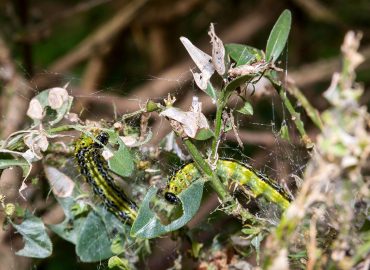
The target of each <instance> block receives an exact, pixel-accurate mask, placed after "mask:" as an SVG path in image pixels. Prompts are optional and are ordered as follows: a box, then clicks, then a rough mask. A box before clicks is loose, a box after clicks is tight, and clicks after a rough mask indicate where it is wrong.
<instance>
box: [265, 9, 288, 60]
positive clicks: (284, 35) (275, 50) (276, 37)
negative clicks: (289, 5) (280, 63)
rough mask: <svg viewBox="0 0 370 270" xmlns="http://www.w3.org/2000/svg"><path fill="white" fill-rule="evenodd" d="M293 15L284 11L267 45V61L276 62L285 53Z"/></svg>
mask: <svg viewBox="0 0 370 270" xmlns="http://www.w3.org/2000/svg"><path fill="white" fill-rule="evenodd" d="M291 23H292V14H291V13H290V11H289V10H287V9H286V10H284V11H283V13H281V15H280V17H279V19H278V20H277V21H276V23H275V25H274V27H273V28H272V30H271V33H270V36H269V38H268V40H267V45H266V61H267V62H275V61H276V59H277V58H278V57H279V56H280V54H281V52H282V51H283V49H284V47H285V45H286V43H287V40H288V36H289V32H290V26H291Z"/></svg>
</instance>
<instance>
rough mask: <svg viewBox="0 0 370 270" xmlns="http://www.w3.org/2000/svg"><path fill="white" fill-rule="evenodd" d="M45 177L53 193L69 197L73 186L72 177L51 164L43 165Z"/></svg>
mask: <svg viewBox="0 0 370 270" xmlns="http://www.w3.org/2000/svg"><path fill="white" fill-rule="evenodd" d="M44 171H45V175H46V178H47V179H48V181H49V183H50V186H51V188H52V190H53V193H54V194H55V195H56V196H58V197H62V198H65V197H69V196H71V195H72V191H73V188H74V186H75V184H74V182H73V181H72V179H71V178H70V177H69V176H67V175H65V174H64V173H62V172H61V171H59V170H58V169H57V168H54V167H52V166H46V165H45V166H44Z"/></svg>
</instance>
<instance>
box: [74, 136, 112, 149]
mask: <svg viewBox="0 0 370 270" xmlns="http://www.w3.org/2000/svg"><path fill="white" fill-rule="evenodd" d="M93 134H94V136H95V139H94V138H92V137H90V136H89V135H87V134H82V135H81V137H80V138H79V139H78V140H77V141H76V143H75V152H76V153H78V152H79V151H80V150H82V149H84V148H89V147H91V146H94V147H96V148H102V147H103V145H106V144H107V143H108V140H109V135H108V133H107V132H104V131H93Z"/></svg>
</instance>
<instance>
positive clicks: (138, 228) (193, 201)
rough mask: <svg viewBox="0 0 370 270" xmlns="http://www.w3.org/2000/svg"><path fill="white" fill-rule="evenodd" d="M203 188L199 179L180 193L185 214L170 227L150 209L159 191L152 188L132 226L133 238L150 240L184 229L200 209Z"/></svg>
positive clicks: (202, 181)
mask: <svg viewBox="0 0 370 270" xmlns="http://www.w3.org/2000/svg"><path fill="white" fill-rule="evenodd" d="M203 186H204V180H203V179H199V180H197V181H195V182H193V183H192V184H191V185H190V187H189V188H188V189H186V190H185V191H183V192H181V193H180V195H179V199H180V201H181V202H182V208H183V214H182V216H181V217H180V218H178V219H176V220H174V221H172V222H171V223H170V224H168V225H163V224H162V223H161V222H160V220H159V219H158V218H157V216H156V213H155V212H153V211H152V209H150V202H151V200H152V198H153V197H154V196H155V195H156V193H157V191H158V189H157V188H156V187H151V188H150V189H149V191H148V193H147V194H146V195H145V198H144V200H143V202H142V205H141V207H140V209H139V214H138V217H137V219H136V220H135V222H134V224H133V225H132V228H131V232H130V234H131V236H133V237H139V238H146V239H150V238H155V237H158V236H160V235H162V234H165V233H168V232H172V231H175V230H177V229H179V228H181V227H183V226H184V225H185V224H186V223H188V222H189V221H190V220H191V218H192V217H193V216H194V215H195V213H196V212H197V211H198V209H199V206H200V202H201V200H202V195H203Z"/></svg>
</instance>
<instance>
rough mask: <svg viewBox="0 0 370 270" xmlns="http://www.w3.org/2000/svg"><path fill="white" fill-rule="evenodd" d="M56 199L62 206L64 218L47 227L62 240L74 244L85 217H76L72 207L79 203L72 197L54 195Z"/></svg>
mask: <svg viewBox="0 0 370 270" xmlns="http://www.w3.org/2000/svg"><path fill="white" fill-rule="evenodd" d="M56 199H57V201H58V203H59V204H60V205H61V206H62V208H63V211H64V215H65V219H64V220H63V221H62V222H61V223H59V224H50V225H48V227H49V228H50V230H52V231H53V232H54V233H56V234H57V235H59V236H60V237H62V238H63V239H64V240H66V241H68V242H71V243H73V244H76V243H77V237H78V235H79V232H80V228H81V226H82V225H83V224H84V222H85V221H86V217H80V218H76V214H75V213H74V212H73V209H74V208H75V205H78V204H79V203H76V202H75V200H74V199H73V198H72V197H67V198H60V197H56Z"/></svg>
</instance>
